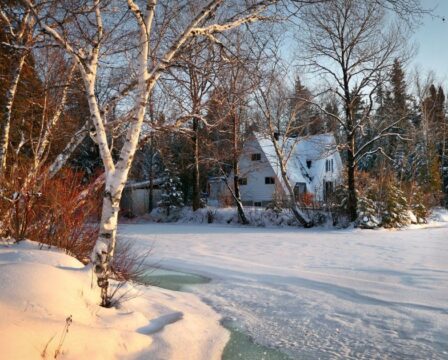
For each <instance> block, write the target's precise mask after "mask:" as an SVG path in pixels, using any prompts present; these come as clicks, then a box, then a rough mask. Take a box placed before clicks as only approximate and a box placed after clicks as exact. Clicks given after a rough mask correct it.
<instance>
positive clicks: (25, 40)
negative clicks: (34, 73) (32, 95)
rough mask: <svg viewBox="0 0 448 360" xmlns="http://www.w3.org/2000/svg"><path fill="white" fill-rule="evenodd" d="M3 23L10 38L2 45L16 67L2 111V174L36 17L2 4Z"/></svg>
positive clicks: (1, 21) (10, 77)
mask: <svg viewBox="0 0 448 360" xmlns="http://www.w3.org/2000/svg"><path fill="white" fill-rule="evenodd" d="M0 24H1V25H2V26H3V27H4V29H5V32H6V41H4V42H3V43H2V44H1V47H2V48H4V49H5V48H6V49H5V50H6V51H8V52H9V53H10V54H12V57H13V61H12V64H13V66H12V67H11V68H10V70H9V72H10V74H9V86H8V90H7V92H6V94H5V106H4V108H3V109H2V110H1V114H0V116H1V118H0V177H2V176H3V175H4V172H5V169H6V160H7V153H8V145H9V137H10V129H11V119H12V109H13V104H14V98H15V97H16V92H17V87H18V84H19V79H20V76H21V73H22V70H23V67H24V65H25V61H26V58H27V56H28V54H29V53H30V51H31V47H32V44H33V41H34V36H33V35H34V34H33V28H34V19H33V17H32V16H30V11H29V10H27V9H26V8H25V9H22V8H21V7H20V6H11V7H9V6H7V4H2V5H1V6H0ZM2 51H4V50H2Z"/></svg>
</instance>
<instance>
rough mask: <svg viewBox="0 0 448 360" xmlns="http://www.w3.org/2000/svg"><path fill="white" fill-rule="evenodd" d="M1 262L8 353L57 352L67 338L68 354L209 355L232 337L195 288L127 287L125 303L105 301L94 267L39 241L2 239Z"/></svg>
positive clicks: (3, 344)
mask: <svg viewBox="0 0 448 360" xmlns="http://www.w3.org/2000/svg"><path fill="white" fill-rule="evenodd" d="M0 268H1V271H0V314H1V316H0V334H1V336H0V349H1V358H2V359H38V358H54V354H55V352H56V351H57V349H58V346H59V344H60V343H61V342H62V345H61V348H60V350H61V352H62V353H61V354H60V355H59V356H58V358H61V359H185V360H187V359H204V360H208V359H219V358H220V356H221V353H222V350H223V348H224V346H225V344H226V342H227V340H228V333H227V331H226V330H224V329H223V328H222V327H221V326H220V325H219V320H220V317H219V315H218V314H217V313H216V312H214V311H213V310H212V309H211V308H210V307H209V306H207V305H205V304H204V303H203V302H201V301H200V300H199V299H198V298H197V297H196V296H195V295H193V294H187V293H180V292H173V291H168V290H163V289H158V288H147V287H143V286H132V285H126V286H125V288H124V289H123V290H124V291H126V292H127V293H126V296H127V297H128V298H129V300H128V301H127V302H125V303H124V304H123V305H122V306H121V307H120V308H119V309H117V308H112V309H105V308H102V307H100V306H98V305H97V304H98V302H99V291H98V289H97V288H96V287H93V288H92V286H91V285H92V283H94V281H93V279H92V271H91V270H90V268H89V267H85V266H84V265H83V264H82V263H80V262H79V261H77V260H76V259H74V258H72V257H70V256H68V255H66V254H64V253H62V252H60V251H54V250H40V249H39V247H38V244H36V243H33V242H29V241H25V242H21V243H20V244H16V245H0ZM137 295H138V296H137ZM70 316H72V323H71V324H70V325H69V327H68V332H67V333H66V334H65V340H61V339H63V335H64V328H65V326H66V319H67V318H69V317H70ZM186 349H188V351H186Z"/></svg>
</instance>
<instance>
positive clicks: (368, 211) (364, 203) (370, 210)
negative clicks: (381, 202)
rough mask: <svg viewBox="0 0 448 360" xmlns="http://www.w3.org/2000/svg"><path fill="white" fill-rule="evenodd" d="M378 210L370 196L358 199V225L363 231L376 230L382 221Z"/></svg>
mask: <svg viewBox="0 0 448 360" xmlns="http://www.w3.org/2000/svg"><path fill="white" fill-rule="evenodd" d="M377 214H378V208H377V204H376V203H375V201H374V200H372V199H370V198H369V197H368V196H360V197H359V198H358V219H357V220H356V225H357V226H358V227H360V228H361V229H375V228H377V227H378V226H379V225H380V223H381V221H380V220H379V219H378V216H377Z"/></svg>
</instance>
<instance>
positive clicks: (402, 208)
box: [381, 181, 410, 228]
mask: <svg viewBox="0 0 448 360" xmlns="http://www.w3.org/2000/svg"><path fill="white" fill-rule="evenodd" d="M385 190H386V196H385V201H384V203H383V208H382V209H381V211H382V222H381V225H382V226H384V227H385V228H397V227H398V228H399V227H402V226H404V225H406V224H409V222H410V219H409V213H408V210H409V205H408V201H407V199H406V196H405V195H404V193H403V191H402V190H401V189H400V188H399V187H397V186H396V185H395V184H394V183H393V182H392V181H391V182H389V183H388V184H387V185H386V189H385Z"/></svg>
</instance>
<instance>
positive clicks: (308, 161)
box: [306, 160, 313, 169]
mask: <svg viewBox="0 0 448 360" xmlns="http://www.w3.org/2000/svg"><path fill="white" fill-rule="evenodd" d="M312 164H313V162H312V161H311V160H307V161H306V166H307V167H308V169H311V165H312Z"/></svg>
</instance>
